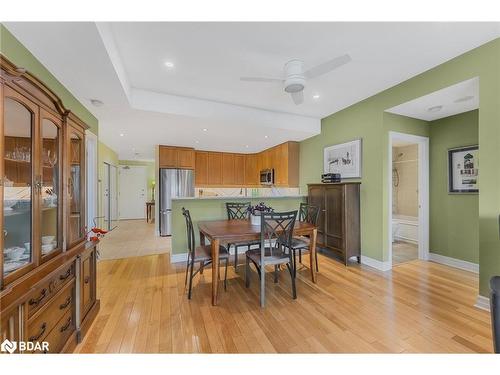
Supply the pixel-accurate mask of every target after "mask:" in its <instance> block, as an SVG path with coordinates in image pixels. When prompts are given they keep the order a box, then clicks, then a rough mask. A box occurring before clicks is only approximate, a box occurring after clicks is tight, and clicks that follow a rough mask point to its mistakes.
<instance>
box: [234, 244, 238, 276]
mask: <svg viewBox="0 0 500 375" xmlns="http://www.w3.org/2000/svg"><path fill="white" fill-rule="evenodd" d="M237 269H238V246H236V245H234V270H235V271H236V270H237Z"/></svg>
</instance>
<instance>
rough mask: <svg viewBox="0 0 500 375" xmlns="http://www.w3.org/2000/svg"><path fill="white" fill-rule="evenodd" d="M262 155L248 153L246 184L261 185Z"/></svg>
mask: <svg viewBox="0 0 500 375" xmlns="http://www.w3.org/2000/svg"><path fill="white" fill-rule="evenodd" d="M259 159H260V155H259V154H247V155H245V186H260V184H259V177H260V176H259V172H260V163H259Z"/></svg>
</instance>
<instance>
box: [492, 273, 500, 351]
mask: <svg viewBox="0 0 500 375" xmlns="http://www.w3.org/2000/svg"><path fill="white" fill-rule="evenodd" d="M490 289H491V292H490V313H491V328H492V331H493V350H494V352H495V353H497V354H500V276H493V277H492V278H491V279H490Z"/></svg>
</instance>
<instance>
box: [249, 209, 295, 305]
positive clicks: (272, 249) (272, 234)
mask: <svg viewBox="0 0 500 375" xmlns="http://www.w3.org/2000/svg"><path fill="white" fill-rule="evenodd" d="M296 217H297V211H290V212H281V213H274V212H270V213H263V214H262V215H261V229H260V248H259V249H252V250H248V251H247V252H246V263H245V286H246V287H247V288H248V287H249V286H250V262H252V263H253V264H254V266H255V269H256V270H257V273H258V275H259V278H260V305H261V307H264V306H265V287H266V284H265V281H266V270H265V267H266V265H272V266H274V282H275V283H277V282H278V272H279V270H280V266H281V265H282V264H286V266H287V268H288V272H289V273H290V278H291V281H292V296H293V299H296V298H297V290H296V287H295V273H294V271H293V259H292V252H290V251H287V249H286V248H287V247H288V248H290V246H291V241H292V236H293V228H294V226H295V219H296Z"/></svg>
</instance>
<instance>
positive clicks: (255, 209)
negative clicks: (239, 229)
mask: <svg viewBox="0 0 500 375" xmlns="http://www.w3.org/2000/svg"><path fill="white" fill-rule="evenodd" d="M247 211H248V212H250V222H251V223H252V225H259V226H260V222H261V220H260V218H261V215H262V214H263V213H267V212H273V211H274V210H273V209H272V208H271V207H269V206H266V205H265V204H264V202H260V203H259V204H258V205H256V206H249V207H248V208H247Z"/></svg>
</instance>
